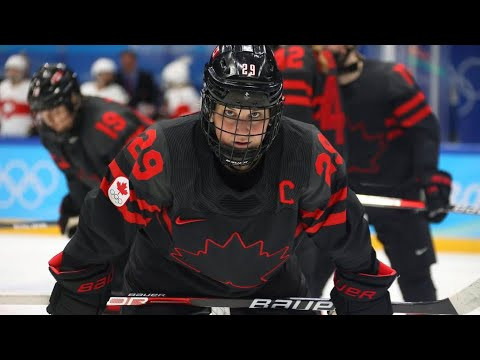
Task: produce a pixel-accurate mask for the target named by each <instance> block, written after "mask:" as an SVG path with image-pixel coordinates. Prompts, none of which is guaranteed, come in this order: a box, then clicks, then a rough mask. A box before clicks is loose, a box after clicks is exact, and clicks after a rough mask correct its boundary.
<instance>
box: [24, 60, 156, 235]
mask: <svg viewBox="0 0 480 360" xmlns="http://www.w3.org/2000/svg"><path fill="white" fill-rule="evenodd" d="M28 102H29V104H30V108H31V110H32V111H33V112H34V114H35V117H36V119H37V120H36V124H37V129H38V132H39V135H40V139H41V141H42V143H43V145H44V146H45V147H46V148H47V150H48V151H49V152H50V155H51V156H52V158H53V159H54V161H55V163H56V164H57V166H58V167H59V168H60V170H61V171H62V172H63V173H64V174H65V176H66V179H67V184H68V190H69V192H68V194H67V195H66V196H65V197H64V198H63V201H62V204H61V207H60V219H59V221H58V223H59V225H60V229H61V231H62V233H63V234H64V235H66V236H68V237H71V236H73V234H74V233H75V230H76V228H77V225H78V217H79V215H80V208H81V206H82V204H83V200H84V199H85V196H86V195H87V193H88V192H89V191H90V190H92V189H93V188H95V187H98V185H99V184H100V181H101V179H102V177H103V176H104V175H105V172H106V170H107V167H108V164H109V163H110V162H111V161H112V160H113V159H114V158H115V156H116V155H117V154H118V152H119V151H120V149H121V148H122V147H123V146H124V145H125V144H126V143H127V142H128V141H129V140H130V139H131V138H133V137H135V136H137V135H138V134H140V133H141V132H142V131H143V130H145V128H146V127H147V126H149V125H151V124H152V123H153V121H152V120H150V119H148V118H146V117H145V116H143V115H141V114H139V113H136V112H133V111H132V110H130V109H129V108H127V107H125V106H122V105H120V104H117V103H115V102H112V101H108V100H104V99H101V98H96V97H88V96H82V95H81V93H80V88H79V85H78V82H77V75H76V74H75V73H74V72H73V71H72V70H71V69H69V68H68V67H66V65H65V64H62V63H57V64H45V65H43V66H42V67H40V69H39V70H38V71H37V72H36V73H35V74H34V76H33V78H32V80H31V82H30V87H29V91H28Z"/></svg>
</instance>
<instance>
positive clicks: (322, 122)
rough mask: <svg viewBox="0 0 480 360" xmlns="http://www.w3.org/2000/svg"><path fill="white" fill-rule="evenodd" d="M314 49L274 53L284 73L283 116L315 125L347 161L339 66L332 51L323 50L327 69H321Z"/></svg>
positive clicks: (289, 48) (298, 47)
mask: <svg viewBox="0 0 480 360" xmlns="http://www.w3.org/2000/svg"><path fill="white" fill-rule="evenodd" d="M317 56H318V55H317V54H316V53H314V51H313V50H312V47H311V46H301V45H288V46H284V47H280V48H278V49H277V50H276V51H275V59H276V61H277V65H278V68H279V69H280V70H281V71H282V73H283V86H284V95H285V103H284V108H285V110H284V114H285V115H286V116H288V117H291V118H293V119H295V120H299V121H303V122H306V123H310V124H314V125H315V126H316V127H317V128H318V129H319V130H320V131H321V132H322V134H324V135H325V137H326V138H327V139H328V141H329V142H330V143H331V144H332V145H333V146H334V147H335V149H336V150H337V151H338V152H339V153H340V154H341V155H342V157H343V158H346V155H347V154H346V150H345V145H346V144H345V114H344V112H343V108H342V100H341V96H340V91H339V87H338V83H337V78H336V64H335V60H334V58H333V56H332V54H331V53H330V52H329V51H325V50H324V51H322V56H323V58H324V59H325V60H326V62H327V64H326V65H327V67H328V70H327V69H325V70H324V69H322V68H321V66H322V65H321V64H320V63H319V61H318V59H317Z"/></svg>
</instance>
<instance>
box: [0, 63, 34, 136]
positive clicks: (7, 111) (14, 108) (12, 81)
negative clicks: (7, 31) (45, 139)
mask: <svg viewBox="0 0 480 360" xmlns="http://www.w3.org/2000/svg"><path fill="white" fill-rule="evenodd" d="M4 68H5V80H3V81H2V82H1V83H0V137H28V136H30V135H31V134H32V130H33V119H32V116H31V114H30V107H29V106H28V102H27V93H28V84H29V83H30V80H29V79H28V71H29V63H28V59H27V57H26V56H24V55H22V54H15V55H12V56H10V57H9V58H8V59H7V61H6V62H5V67H4Z"/></svg>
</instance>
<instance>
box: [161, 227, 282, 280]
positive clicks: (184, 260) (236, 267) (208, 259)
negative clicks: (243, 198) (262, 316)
mask: <svg viewBox="0 0 480 360" xmlns="http://www.w3.org/2000/svg"><path fill="white" fill-rule="evenodd" d="M263 248H264V241H263V240H258V241H256V242H255V243H253V244H250V245H246V244H245V242H244V241H243V240H242V238H241V236H240V234H239V233H237V232H234V233H233V234H232V235H231V236H230V238H229V239H228V240H227V241H226V242H225V243H224V244H223V245H221V244H219V243H216V242H215V241H213V240H211V239H207V240H206V241H205V246H204V248H203V249H202V250H198V251H195V252H191V251H187V250H184V249H180V248H175V251H174V252H173V253H171V254H170V255H171V256H172V257H173V258H174V259H175V260H177V261H178V262H180V263H181V264H183V265H184V266H187V267H188V268H190V269H193V270H194V271H196V272H198V273H201V274H203V275H206V276H208V277H210V278H211V279H214V280H216V281H218V282H221V283H223V284H225V285H228V286H232V287H235V288H241V289H248V288H254V287H256V286H259V285H262V284H265V283H266V282H267V281H268V279H267V276H268V275H270V274H272V273H273V272H274V271H275V270H276V269H277V268H279V267H280V265H282V264H283V263H284V262H285V261H287V259H288V258H289V257H290V255H289V254H288V250H289V247H288V246H285V247H284V248H282V249H280V250H277V251H275V252H274V253H268V252H266V251H264V249H263Z"/></svg>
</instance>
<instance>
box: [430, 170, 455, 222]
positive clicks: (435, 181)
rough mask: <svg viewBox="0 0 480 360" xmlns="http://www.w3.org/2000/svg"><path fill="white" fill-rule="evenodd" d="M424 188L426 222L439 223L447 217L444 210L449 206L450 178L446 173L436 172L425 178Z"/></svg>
mask: <svg viewBox="0 0 480 360" xmlns="http://www.w3.org/2000/svg"><path fill="white" fill-rule="evenodd" d="M424 188H425V197H426V205H427V213H426V216H427V218H428V221H430V222H433V223H439V222H441V221H443V219H445V217H446V216H447V215H448V212H446V211H445V210H447V209H448V207H449V205H450V192H451V189H452V176H451V175H450V174H449V173H448V172H446V171H441V170H438V171H437V172H435V173H434V174H432V175H431V176H430V177H428V178H427V180H426V181H425V184H424Z"/></svg>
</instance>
